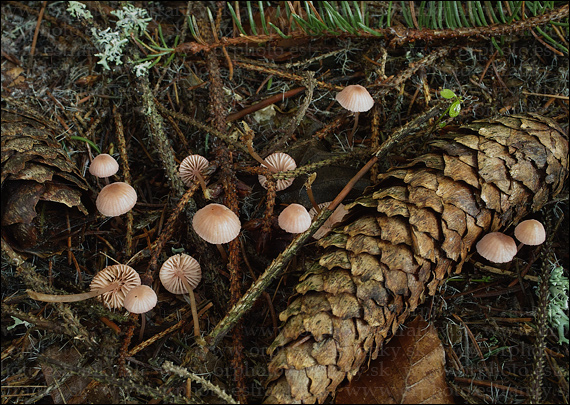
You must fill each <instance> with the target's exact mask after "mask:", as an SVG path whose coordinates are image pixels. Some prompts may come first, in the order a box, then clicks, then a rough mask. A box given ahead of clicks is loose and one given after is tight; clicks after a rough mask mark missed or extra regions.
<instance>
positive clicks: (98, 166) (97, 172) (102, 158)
mask: <svg viewBox="0 0 570 405" xmlns="http://www.w3.org/2000/svg"><path fill="white" fill-rule="evenodd" d="M118 171H119V163H117V161H116V160H115V158H114V157H113V156H111V155H108V154H106V153H102V154H100V155H98V156H96V157H95V158H94V159H93V161H92V162H91V164H90V165H89V173H91V174H92V175H93V176H95V177H100V178H105V177H111V176H112V175H114V174H115V173H117V172H118Z"/></svg>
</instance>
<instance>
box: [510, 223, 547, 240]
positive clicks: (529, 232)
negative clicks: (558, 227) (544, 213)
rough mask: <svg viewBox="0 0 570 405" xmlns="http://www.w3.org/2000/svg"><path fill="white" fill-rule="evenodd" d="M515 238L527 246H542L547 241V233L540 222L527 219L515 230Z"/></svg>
mask: <svg viewBox="0 0 570 405" xmlns="http://www.w3.org/2000/svg"><path fill="white" fill-rule="evenodd" d="M515 237H516V238H517V239H518V240H519V241H520V242H522V243H524V244H525V245H532V246H536V245H540V244H541V243H543V242H544V241H545V240H546V231H545V230H544V226H543V225H542V223H541V222H540V221H537V220H536V219H527V220H526V221H522V222H521V223H520V224H518V225H517V226H516V228H515Z"/></svg>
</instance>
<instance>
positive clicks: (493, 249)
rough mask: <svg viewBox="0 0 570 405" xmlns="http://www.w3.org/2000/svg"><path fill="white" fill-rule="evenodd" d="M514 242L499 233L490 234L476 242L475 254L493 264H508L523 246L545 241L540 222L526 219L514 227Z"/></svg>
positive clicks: (544, 232) (535, 244) (544, 233)
mask: <svg viewBox="0 0 570 405" xmlns="http://www.w3.org/2000/svg"><path fill="white" fill-rule="evenodd" d="M514 233H515V238H517V240H518V241H519V242H520V243H519V245H518V246H517V244H516V242H515V240H514V239H513V238H512V237H510V236H509V235H505V234H504V233H501V232H490V233H488V234H486V235H485V236H483V237H482V238H481V240H479V242H477V245H476V249H477V253H479V255H481V256H482V257H483V258H485V259H487V260H489V261H490V262H493V263H508V262H510V261H512V260H513V259H514V257H515V256H516V254H517V252H518V251H519V250H520V249H521V248H522V247H523V245H529V246H537V245H540V244H542V243H543V242H544V241H545V240H546V231H545V230H544V226H543V225H542V223H541V222H540V221H537V220H536V219H527V220H525V221H522V222H520V223H519V224H518V225H517V226H516V227H515V232H514Z"/></svg>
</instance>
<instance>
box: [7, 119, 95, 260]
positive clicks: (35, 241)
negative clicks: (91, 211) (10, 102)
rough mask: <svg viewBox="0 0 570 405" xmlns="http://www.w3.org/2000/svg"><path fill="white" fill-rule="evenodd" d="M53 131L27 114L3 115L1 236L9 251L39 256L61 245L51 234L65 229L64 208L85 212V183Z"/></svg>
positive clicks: (57, 248) (66, 229) (73, 212)
mask: <svg viewBox="0 0 570 405" xmlns="http://www.w3.org/2000/svg"><path fill="white" fill-rule="evenodd" d="M62 131H63V130H62ZM54 132H55V130H54V129H53V128H49V127H47V126H46V125H44V124H41V123H40V122H38V121H37V120H34V119H31V118H28V117H27V114H26V113H22V115H18V114H14V113H11V112H6V113H3V114H2V176H1V184H2V236H3V238H5V240H6V242H7V243H8V244H9V245H10V246H11V247H12V248H13V249H15V250H19V251H27V252H32V253H34V254H37V255H41V256H49V255H51V254H53V253H54V252H56V251H58V250H61V249H64V248H65V247H66V246H65V244H64V241H61V237H60V243H59V244H58V243H57V242H56V240H55V239H56V238H55V237H54V236H55V235H56V232H58V231H64V230H65V231H66V232H69V231H68V227H67V224H66V219H67V218H66V211H64V210H63V208H64V207H69V208H76V209H77V210H70V211H67V212H68V214H70V215H76V216H79V217H83V216H85V215H87V214H88V212H87V209H86V208H85V206H84V205H83V202H82V201H81V199H82V197H83V196H84V195H85V194H86V191H87V190H88V185H87V182H86V180H85V178H84V177H83V176H82V175H81V172H80V171H79V170H78V169H77V167H76V165H75V163H74V162H73V161H72V160H71V159H70V158H69V157H68V155H67V153H66V152H65V150H64V149H63V147H62V146H61V144H60V143H59V142H57V141H56V139H55V133H54ZM48 203H49V204H51V205H49V204H48ZM52 203H56V204H52ZM59 204H61V206H60V205H59Z"/></svg>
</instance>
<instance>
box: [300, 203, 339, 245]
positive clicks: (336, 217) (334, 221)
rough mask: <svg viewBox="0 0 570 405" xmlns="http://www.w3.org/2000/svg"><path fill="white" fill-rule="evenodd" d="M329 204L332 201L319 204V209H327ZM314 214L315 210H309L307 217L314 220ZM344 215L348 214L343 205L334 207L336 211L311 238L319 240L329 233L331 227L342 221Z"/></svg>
mask: <svg viewBox="0 0 570 405" xmlns="http://www.w3.org/2000/svg"><path fill="white" fill-rule="evenodd" d="M331 202H332V201H329V202H324V203H320V204H319V208H320V209H323V208H325V207H328V206H329V205H330V203H331ZM316 214H317V210H316V209H315V208H311V209H310V210H309V215H310V216H311V220H313V219H314V218H315V215H316ZM346 214H348V210H347V209H346V208H345V207H344V204H339V205H338V207H336V209H335V210H334V211H333V213H332V214H331V216H330V217H328V218H327V220H326V221H325V223H324V224H322V225H321V227H320V228H319V229H318V230H317V232H315V233H314V234H313V238H315V239H321V238H322V237H323V236H325V235H326V234H327V233H329V231H330V230H331V229H332V228H333V226H335V225H336V224H337V223H339V222H340V221H342V219H343V218H344V216H345V215H346Z"/></svg>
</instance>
